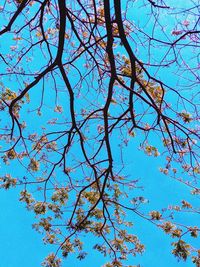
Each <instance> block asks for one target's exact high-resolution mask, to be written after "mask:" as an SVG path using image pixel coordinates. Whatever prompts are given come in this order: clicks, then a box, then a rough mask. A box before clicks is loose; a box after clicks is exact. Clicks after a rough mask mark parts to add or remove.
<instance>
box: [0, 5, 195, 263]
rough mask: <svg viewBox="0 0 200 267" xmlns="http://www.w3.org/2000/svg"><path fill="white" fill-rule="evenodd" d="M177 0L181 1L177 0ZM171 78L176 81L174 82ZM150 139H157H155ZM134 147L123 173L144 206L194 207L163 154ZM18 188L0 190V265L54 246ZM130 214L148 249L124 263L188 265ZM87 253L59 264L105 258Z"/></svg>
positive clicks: (190, 219) (38, 258)
mask: <svg viewBox="0 0 200 267" xmlns="http://www.w3.org/2000/svg"><path fill="white" fill-rule="evenodd" d="M176 2H177V4H180V3H181V4H182V1H176ZM134 16H136V15H135V14H134ZM137 16H138V17H135V19H136V18H138V19H139V15H137ZM140 21H141V18H140ZM141 23H142V22H141ZM144 24H145V23H144ZM172 26H173V25H172ZM169 28H170V26H169ZM171 28H172V27H171ZM171 82H172V84H173V83H175V81H171ZM34 123H35V124H36V122H34ZM154 141H155V142H156V139H155V140H154ZM133 147H134V150H133ZM135 147H136V144H135V141H134V139H133V140H132V141H131V142H130V143H129V146H128V148H126V151H125V156H124V158H125V159H126V160H127V166H128V167H127V172H128V173H131V174H132V176H133V177H134V178H135V179H140V182H139V183H140V184H141V185H143V186H145V188H144V191H143V192H141V194H142V195H143V196H144V197H146V198H147V199H149V201H150V204H147V205H150V207H151V209H156V210H158V209H159V208H163V207H167V206H168V205H174V204H181V201H182V200H183V199H187V200H188V201H189V202H190V201H191V202H192V203H194V204H196V206H199V199H198V198H197V199H196V200H195V197H194V196H192V195H191V194H190V192H189V190H188V188H187V187H185V186H184V185H183V184H181V183H179V182H176V181H174V180H173V179H171V178H170V177H168V176H165V175H163V174H161V173H160V172H159V171H158V168H159V166H161V165H162V159H160V158H151V157H148V156H146V155H144V153H143V152H142V151H139V150H135ZM7 172H8V169H7V167H6V166H4V165H1V168H0V176H1V175H4V174H5V173H7ZM13 172H14V173H15V172H16V173H17V175H18V176H20V175H21V176H23V175H24V173H23V172H22V170H21V169H17V170H13ZM19 191H20V190H18V189H16V188H15V189H10V190H8V191H4V190H0V209H1V213H0V257H1V263H0V267H19V266H20V267H21V266H22V267H39V266H40V263H41V262H42V261H43V259H44V258H45V256H46V255H47V254H48V253H49V252H52V251H53V246H52V245H51V246H48V245H44V244H43V241H42V235H40V234H38V233H37V232H36V231H35V230H34V229H32V226H31V225H32V224H33V223H34V222H35V218H34V214H33V213H32V212H28V211H27V210H26V209H25V207H24V205H23V204H22V203H20V202H19V201H18V199H19ZM148 208H149V206H148ZM129 219H130V220H133V223H134V226H133V232H134V233H137V234H138V236H139V238H140V239H141V241H142V242H143V243H144V244H145V246H146V248H147V249H146V252H145V253H144V254H143V255H142V256H137V257H136V258H131V260H130V261H129V264H132V265H137V264H140V265H141V267H155V266H156V267H157V266H160V267H168V266H170V267H179V266H180V267H191V266H193V264H192V263H191V260H190V259H189V260H188V261H187V262H183V261H181V262H178V261H177V259H176V258H175V257H174V256H173V255H172V254H171V253H170V251H171V246H170V244H171V242H173V240H172V239H171V238H169V237H168V236H167V235H166V234H165V233H163V232H162V231H161V230H159V229H157V228H155V227H154V226H152V225H151V224H150V223H149V222H146V221H144V220H140V219H139V218H138V217H135V216H134V215H132V214H130V218H129ZM178 219H179V221H180V222H181V221H182V222H184V223H185V224H187V223H188V224H190V223H191V226H193V225H197V224H198V217H197V216H196V215H192V216H191V214H190V213H185V214H183V213H181V214H180V215H178ZM174 241H175V240H174ZM85 242H86V245H88V244H90V243H91V237H90V236H89V237H86V238H85ZM193 243H194V244H196V245H198V241H195V240H194V242H193ZM89 253H90V254H89V255H88V257H86V259H85V260H84V261H78V260H76V259H75V258H73V255H72V256H70V257H69V258H67V259H65V260H63V267H69V266H70V267H71V266H74V267H79V266H80V267H94V266H95V267H100V266H101V265H103V264H105V263H106V262H107V260H106V259H105V258H103V257H101V255H100V254H98V253H93V251H92V250H90V251H89Z"/></svg>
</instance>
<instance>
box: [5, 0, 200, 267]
mask: <svg viewBox="0 0 200 267" xmlns="http://www.w3.org/2000/svg"><path fill="white" fill-rule="evenodd" d="M0 8H1V17H2V19H1V31H0V35H1V54H0V57H1V102H0V110H1V115H2V119H1V135H0V137H1V153H2V161H3V162H4V164H6V165H9V164H10V165H9V166H10V167H9V166H8V167H7V168H8V169H9V172H7V171H6V173H4V174H3V175H1V187H2V188H5V189H9V188H10V187H19V188H21V193H20V201H22V202H24V203H25V204H26V207H27V209H28V210H32V211H33V212H34V213H35V214H36V215H37V222H36V223H35V224H34V228H35V229H36V230H37V231H39V232H42V233H44V241H45V242H46V243H49V244H56V245H57V249H56V251H55V252H54V253H52V254H50V255H48V256H47V258H46V259H45V261H44V262H43V266H46V267H47V266H48V267H58V266H60V265H61V259H60V257H62V256H63V257H67V256H68V255H69V254H70V253H75V255H76V257H77V258H78V259H80V260H82V259H84V258H85V256H86V254H87V251H85V250H84V244H83V240H84V237H83V235H85V234H86V233H87V234H88V235H90V234H92V235H93V239H94V242H95V244H94V246H93V249H94V250H97V251H99V252H100V253H102V255H104V256H109V257H110V262H109V263H106V264H105V266H107V267H108V266H125V265H126V262H127V261H126V260H127V258H128V257H131V256H136V255H137V254H140V253H143V252H144V250H145V246H144V244H142V243H141V241H140V237H139V236H137V235H136V234H134V233H133V231H134V230H132V219H131V220H130V219H128V218H127V216H130V214H135V215H137V216H139V217H140V218H142V219H143V220H146V221H148V222H149V223H152V224H154V225H155V227H158V228H160V229H161V231H163V232H165V233H166V234H167V235H169V236H171V237H172V238H173V241H172V242H173V243H172V247H173V248H172V249H173V250H172V253H173V254H174V255H175V256H176V257H177V258H178V259H181V260H186V259H187V258H188V256H191V257H192V261H193V263H194V265H196V266H200V252H199V251H200V250H198V248H197V247H195V246H193V245H192V244H193V243H192V242H193V241H192V240H190V238H189V236H192V237H194V238H197V236H198V232H199V229H200V228H199V226H196V225H192V226H191V225H185V224H182V223H180V222H179V221H178V219H177V217H176V215H177V213H178V214H180V213H181V212H183V213H185V212H190V213H191V214H199V212H200V211H199V209H198V207H195V206H193V203H190V202H188V201H187V200H185V199H184V200H182V203H177V205H174V206H168V207H163V208H165V209H162V210H156V209H155V210H148V207H147V206H148V205H147V204H146V205H144V204H145V203H147V200H146V199H145V197H144V196H141V188H140V187H141V185H140V181H139V180H138V179H135V176H136V174H132V173H128V172H127V169H128V168H127V161H128V159H127V158H126V147H131V149H132V151H133V152H132V153H133V162H134V157H137V155H138V154H137V153H139V152H137V148H139V149H140V150H143V151H144V160H143V162H142V163H141V165H145V161H147V160H148V159H147V156H152V157H156V158H157V157H160V161H162V164H163V165H162V166H161V167H160V172H161V173H160V175H163V174H164V175H168V176H169V177H171V178H173V179H175V180H177V181H179V182H180V183H182V184H183V186H187V187H188V189H189V190H191V194H192V195H194V197H195V196H196V197H197V198H198V195H199V193H200V189H199V188H198V181H199V180H198V179H199V178H198V175H199V173H200V168H199V161H198V160H199V154H198V153H199V151H198V150H199V145H198V139H199V126H198V125H197V123H198V121H199V113H198V102H197V101H198V96H199V93H198V89H197V88H198V86H199V73H198V72H199V53H198V48H199V46H200V41H199V40H200V39H199V38H200V35H199V33H200V30H199V1H197V0H196V1H192V0H191V1H189V0H188V1H187V3H180V4H179V2H178V1H177V3H174V1H171V0H166V1H163V0H156V1H151V0H143V1H134V0H133V1H120V0H113V1H110V0H104V1H101V0H100V1H96V0H91V1H87V0H84V1H83V0H77V1H71V2H67V1H64V0H43V1H39V0H35V1H31V0H15V1H9V0H5V1H1V7H0ZM133 140H134V141H133ZM145 154H146V155H147V156H145ZM13 169H14V171H13ZM17 170H20V171H19V172H18V171H17ZM21 170H22V171H23V175H21V172H22V171H21ZM17 172H18V173H17ZM171 178H169V183H170V181H171V180H170V179H171ZM148 179H151V175H150V174H148ZM144 187H145V185H144ZM155 187H156V185H155ZM194 203H195V200H194ZM144 206H145V208H144ZM150 207H151V206H150ZM191 224H192V221H191ZM127 229H130V230H127ZM147 249H148V248H147ZM133 261H134V260H132V262H133Z"/></svg>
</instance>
